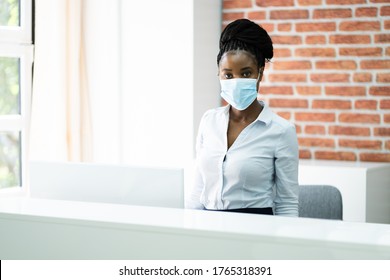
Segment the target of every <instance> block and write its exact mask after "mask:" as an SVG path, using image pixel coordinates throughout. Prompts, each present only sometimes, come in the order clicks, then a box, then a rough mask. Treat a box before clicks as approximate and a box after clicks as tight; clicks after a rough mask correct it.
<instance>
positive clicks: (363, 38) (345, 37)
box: [329, 35, 371, 44]
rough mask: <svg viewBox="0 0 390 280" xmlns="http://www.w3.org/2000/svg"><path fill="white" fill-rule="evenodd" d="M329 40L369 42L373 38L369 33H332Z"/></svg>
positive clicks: (335, 41) (333, 42) (355, 42)
mask: <svg viewBox="0 0 390 280" xmlns="http://www.w3.org/2000/svg"><path fill="white" fill-rule="evenodd" d="M329 42H330V43H331V44H369V43H371V39H370V36H369V35H331V36H329Z"/></svg>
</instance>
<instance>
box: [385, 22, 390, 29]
mask: <svg viewBox="0 0 390 280" xmlns="http://www.w3.org/2000/svg"><path fill="white" fill-rule="evenodd" d="M385 29H390V20H385Z"/></svg>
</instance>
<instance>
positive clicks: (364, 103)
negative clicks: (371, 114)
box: [355, 100, 378, 110]
mask: <svg viewBox="0 0 390 280" xmlns="http://www.w3.org/2000/svg"><path fill="white" fill-rule="evenodd" d="M377 107H378V101H376V100H356V101H355V108H356V109H363V110H364V109H366V110H376V109H377Z"/></svg>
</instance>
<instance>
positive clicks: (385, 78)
mask: <svg viewBox="0 0 390 280" xmlns="http://www.w3.org/2000/svg"><path fill="white" fill-rule="evenodd" d="M376 81H377V82H378V83H390V73H378V74H377V75H376Z"/></svg>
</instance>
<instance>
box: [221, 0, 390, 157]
mask: <svg viewBox="0 0 390 280" xmlns="http://www.w3.org/2000/svg"><path fill="white" fill-rule="evenodd" d="M243 17H244V18H249V19H251V20H253V21H255V22H257V23H259V24H260V25H262V26H263V27H264V28H265V29H266V30H267V31H268V32H269V34H270V36H271V37H272V40H273V43H274V49H275V52H274V58H273V59H272V62H271V63H268V65H267V67H266V70H265V74H264V77H263V81H262V83H261V85H260V93H261V94H262V96H263V98H264V100H265V101H266V102H268V103H269V104H270V106H271V107H272V109H273V110H274V111H275V112H277V113H278V114H280V115H281V116H282V117H284V118H286V119H288V120H290V121H291V122H293V123H295V124H296V127H297V133H298V138H299V139H298V140H299V145H300V157H301V158H307V159H310V158H311V159H329V160H348V161H382V162H390V84H389V83H390V0H224V1H223V26H226V24H228V23H229V22H231V21H232V20H234V19H237V18H243Z"/></svg>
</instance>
